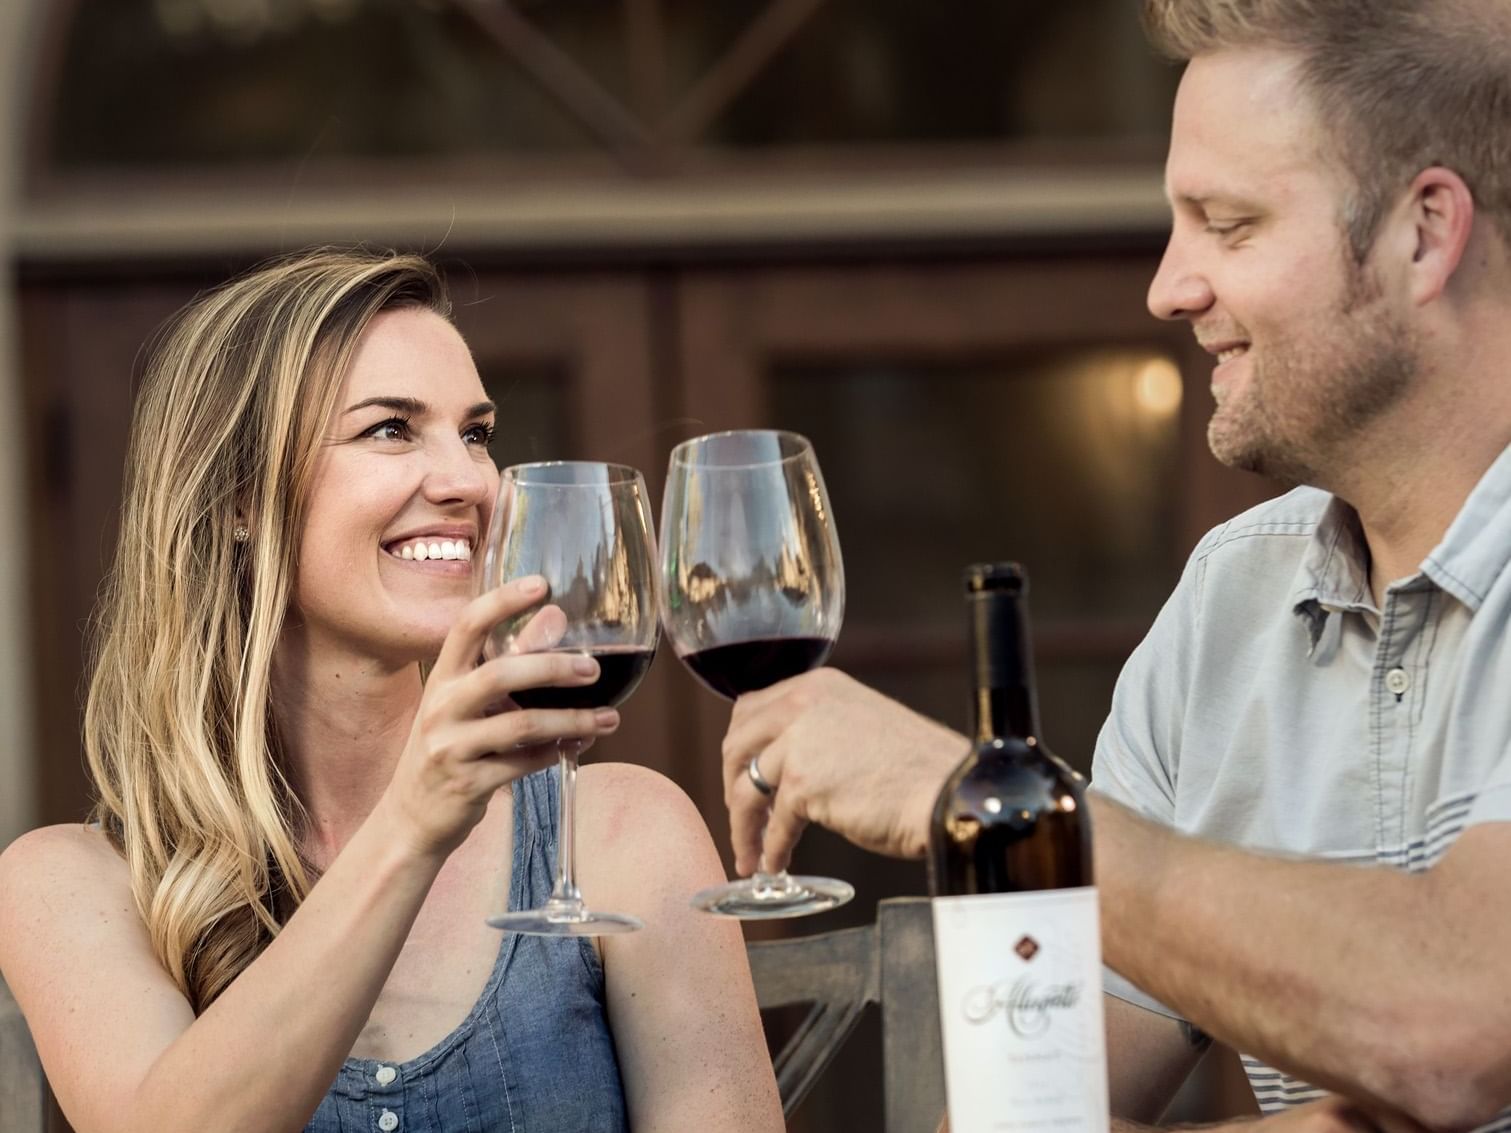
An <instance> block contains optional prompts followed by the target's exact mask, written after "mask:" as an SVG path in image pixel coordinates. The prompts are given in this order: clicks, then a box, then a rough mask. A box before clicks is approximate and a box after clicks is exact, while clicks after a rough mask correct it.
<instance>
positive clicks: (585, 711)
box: [445, 708, 619, 761]
mask: <svg viewBox="0 0 1511 1133" xmlns="http://www.w3.org/2000/svg"><path fill="white" fill-rule="evenodd" d="M618 728H619V713H618V711H617V710H615V709H613V708H532V709H530V710H529V711H523V710H521V711H518V712H503V713H500V714H499V715H497V716H487V717H484V718H483V719H480V720H468V721H466V722H465V723H460V724H457V725H456V727H455V730H454V731H453V732H452V733H451V738H450V741H449V742H448V743H447V744H446V745H445V746H446V748H447V749H448V750H449V752H450V753H451V755H452V757H453V758H454V759H456V760H459V761H467V760H475V759H481V758H483V757H484V756H493V755H501V756H506V757H507V756H509V755H511V754H512V753H514V752H516V751H519V750H521V749H525V748H531V747H535V746H537V745H541V744H551V745H552V746H553V748H554V745H555V743H556V741H557V740H575V741H577V742H579V743H581V742H583V741H589V742H591V741H592V740H595V739H597V738H598V737H599V736H607V735H610V734H612V733H613V732H615V731H616V730H617V729H618Z"/></svg>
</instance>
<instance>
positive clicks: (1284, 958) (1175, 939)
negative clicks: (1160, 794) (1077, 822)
mask: <svg viewBox="0 0 1511 1133" xmlns="http://www.w3.org/2000/svg"><path fill="white" fill-rule="evenodd" d="M1092 824H1093V829H1094V831H1095V836H1096V861H1097V866H1098V883H1099V885H1100V888H1101V897H1102V928H1103V932H1102V939H1103V949H1104V953H1105V959H1106V961H1107V963H1108V964H1110V965H1111V966H1112V967H1113V968H1114V969H1115V970H1117V971H1118V972H1120V973H1122V974H1123V975H1124V976H1126V977H1127V978H1128V979H1130V980H1132V981H1133V982H1134V983H1136V984H1138V985H1139V986H1140V987H1142V988H1144V989H1146V990H1147V991H1148V992H1149V993H1150V994H1151V995H1153V996H1155V997H1156V998H1157V999H1159V1000H1161V1001H1162V1002H1164V1003H1167V1004H1169V1005H1170V1006H1171V1008H1173V1009H1174V1010H1177V1011H1179V1012H1181V1013H1182V1014H1183V1015H1185V1016H1187V1017H1188V1018H1192V1019H1199V1020H1201V1023H1202V1025H1203V1027H1204V1029H1206V1030H1208V1031H1210V1032H1211V1033H1212V1034H1213V1035H1214V1036H1215V1037H1217V1038H1219V1039H1223V1040H1225V1041H1227V1042H1229V1043H1231V1044H1232V1045H1234V1046H1235V1047H1239V1048H1241V1049H1243V1050H1246V1051H1248V1052H1250V1053H1252V1054H1254V1055H1256V1056H1258V1057H1261V1058H1264V1059H1265V1060H1266V1061H1268V1062H1270V1063H1271V1064H1273V1065H1275V1066H1278V1067H1281V1068H1284V1069H1288V1070H1290V1071H1292V1072H1294V1073H1297V1074H1299V1075H1301V1076H1303V1077H1305V1078H1306V1079H1307V1080H1308V1081H1310V1082H1313V1083H1315V1084H1316V1085H1319V1086H1322V1087H1324V1088H1327V1089H1333V1090H1336V1091H1338V1092H1340V1093H1343V1094H1346V1095H1348V1096H1350V1097H1353V1098H1356V1099H1357V1100H1359V1101H1360V1102H1361V1103H1364V1104H1366V1105H1367V1106H1370V1107H1372V1108H1378V1109H1384V1110H1399V1111H1402V1112H1404V1113H1405V1114H1408V1115H1410V1116H1411V1117H1412V1118H1414V1119H1415V1120H1417V1121H1419V1122H1421V1123H1422V1124H1423V1125H1425V1126H1427V1127H1429V1128H1434V1129H1463V1128H1470V1127H1473V1126H1475V1125H1478V1124H1481V1123H1483V1122H1485V1121H1488V1120H1489V1119H1490V1118H1492V1117H1493V1116H1495V1114H1496V1113H1498V1112H1499V1111H1500V1110H1501V1109H1502V1107H1504V1106H1505V1105H1506V1104H1507V1103H1508V1102H1511V958H1508V952H1507V948H1506V941H1507V940H1508V939H1511V900H1508V897H1511V894H1508V892H1507V890H1508V882H1507V881H1506V880H1505V878H1506V873H1505V863H1506V862H1507V861H1508V860H1511V827H1508V826H1507V825H1506V824H1488V825H1483V826H1477V827H1475V828H1473V829H1471V830H1469V831H1468V832H1466V833H1465V834H1464V835H1462V836H1461V837H1460V838H1459V840H1458V842H1457V843H1456V844H1455V845H1454V847H1453V848H1452V849H1451V850H1450V851H1449V852H1448V854H1447V855H1445V857H1444V858H1443V860H1442V861H1441V862H1440V863H1439V864H1438V865H1437V866H1436V867H1434V868H1433V869H1431V870H1428V871H1425V872H1423V873H1417V874H1408V873H1403V872H1399V871H1396V870H1389V869H1384V868H1361V867H1356V866H1349V865H1336V864H1330V863H1323V862H1314V861H1295V860H1289V859H1281V858H1272V857H1265V856H1261V855H1257V854H1251V853H1245V852H1243V851H1240V850H1236V849H1231V848H1229V847H1225V846H1218V845H1214V844H1211V843H1205V842H1200V841H1197V840H1195V839H1191V838H1186V837H1182V836H1180V835H1177V834H1173V833H1171V832H1170V831H1168V830H1166V829H1165V828H1163V827H1160V826H1157V825H1155V824H1153V823H1150V822H1147V821H1145V820H1143V819H1140V818H1138V817H1136V816H1134V815H1133V814H1132V813H1131V812H1129V811H1126V810H1124V809H1122V808H1121V807H1118V806H1117V805H1116V804H1113V803H1109V802H1107V801H1106V800H1105V799H1102V798H1096V797H1094V802H1093V810H1092Z"/></svg>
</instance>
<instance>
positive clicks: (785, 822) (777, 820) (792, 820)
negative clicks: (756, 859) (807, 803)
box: [761, 789, 808, 873]
mask: <svg viewBox="0 0 1511 1133" xmlns="http://www.w3.org/2000/svg"><path fill="white" fill-rule="evenodd" d="M807 825H808V820H807V819H806V818H804V817H803V816H802V815H801V814H799V813H798V811H797V807H796V806H794V805H791V804H789V803H785V802H783V800H782V792H781V790H780V789H779V790H778V791H777V793H776V799H775V802H774V804H773V806H772V808H771V819H770V821H769V822H767V824H766V840H765V843H764V844H763V849H762V855H763V856H762V862H761V865H762V867H763V868H764V869H765V870H766V872H767V873H776V872H777V871H778V870H784V869H786V868H787V865H788V863H789V862H791V861H792V851H793V850H795V849H796V848H797V840H798V839H799V838H801V837H802V836H803V829H804V828H805V827H806V826H807Z"/></svg>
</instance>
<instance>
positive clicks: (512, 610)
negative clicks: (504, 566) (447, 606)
mask: <svg viewBox="0 0 1511 1133" xmlns="http://www.w3.org/2000/svg"><path fill="white" fill-rule="evenodd" d="M546 593H547V588H546V580H545V579H544V578H541V577H540V575H538V574H532V575H528V576H527V577H525V578H517V579H515V580H514V581H513V582H509V583H506V584H505V585H503V586H499V587H497V588H495V589H493V590H489V591H487V592H486V593H483V594H479V595H478V596H477V597H476V598H474V599H473V600H472V601H471V602H469V603H467V605H466V606H465V607H464V608H463V609H462V612H461V614H460V615H458V617H457V619H456V622H455V623H454V624H453V625H452V627H451V631H450V632H449V633H448V634H447V635H446V640H445V642H444V643H443V644H442V645H441V652H440V655H439V656H438V657H437V658H436V661H435V665H434V666H433V667H432V669H431V671H430V675H431V679H435V678H440V679H442V680H447V679H449V678H452V677H457V676H460V675H462V674H463V673H465V672H466V671H467V670H469V669H471V668H472V667H473V665H474V663H475V662H476V661H477V658H478V655H479V654H481V653H482V651H483V642H484V640H485V639H486V638H487V636H488V634H489V632H490V631H491V630H492V629H493V627H494V626H496V625H498V623H499V622H501V621H503V620H505V619H506V618H509V617H511V616H513V615H514V614H517V613H519V612H520V611H521V610H527V609H529V608H530V607H531V606H532V605H534V604H535V603H537V602H539V601H541V600H542V599H543V598H545V596H546Z"/></svg>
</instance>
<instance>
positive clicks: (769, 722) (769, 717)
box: [721, 689, 792, 800]
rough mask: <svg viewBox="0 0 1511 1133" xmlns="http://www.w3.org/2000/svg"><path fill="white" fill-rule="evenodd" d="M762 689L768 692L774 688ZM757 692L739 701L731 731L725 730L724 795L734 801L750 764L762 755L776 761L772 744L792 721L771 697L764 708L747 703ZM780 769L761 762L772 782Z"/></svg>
mask: <svg viewBox="0 0 1511 1133" xmlns="http://www.w3.org/2000/svg"><path fill="white" fill-rule="evenodd" d="M761 691H762V692H763V693H765V692H770V691H771V690H770V689H762V690H761ZM757 695H759V694H757V693H750V694H747V695H746V696H742V697H740V699H739V700H737V701H735V709H734V713H733V714H732V715H731V716H730V718H729V730H728V731H727V732H725V733H724V744H723V747H722V749H721V750H722V754H723V760H724V797H725V798H726V799H727V800H733V798H734V793H735V788H736V786H737V784H738V781H739V779H740V778H741V777H742V776H745V775H747V774H748V772H747V771H746V768H747V767H749V766H750V761H751V760H752V759H755V758H756V757H758V756H759V757H761V758H763V759H766V760H768V761H772V760H773V758H774V757H773V756H771V755H769V754H768V752H769V751H770V750H771V745H772V744H773V743H775V742H776V739H777V737H778V736H780V735H781V734H782V732H783V731H784V730H785V729H786V728H787V726H788V725H789V724H791V723H792V719H791V716H790V714H788V713H786V712H784V711H782V709H781V708H780V706H779V705H774V704H773V703H772V701H771V700H766V701H764V702H763V704H764V705H765V707H764V708H757V707H754V706H752V705H750V704H748V703H747V702H748V701H749V700H750V699H751V698H752V697H754V696H757ZM776 771H777V767H776V765H775V763H774V762H769V765H768V763H762V764H761V774H763V775H765V776H766V781H767V782H769V783H775V782H776V778H775V773H776Z"/></svg>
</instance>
